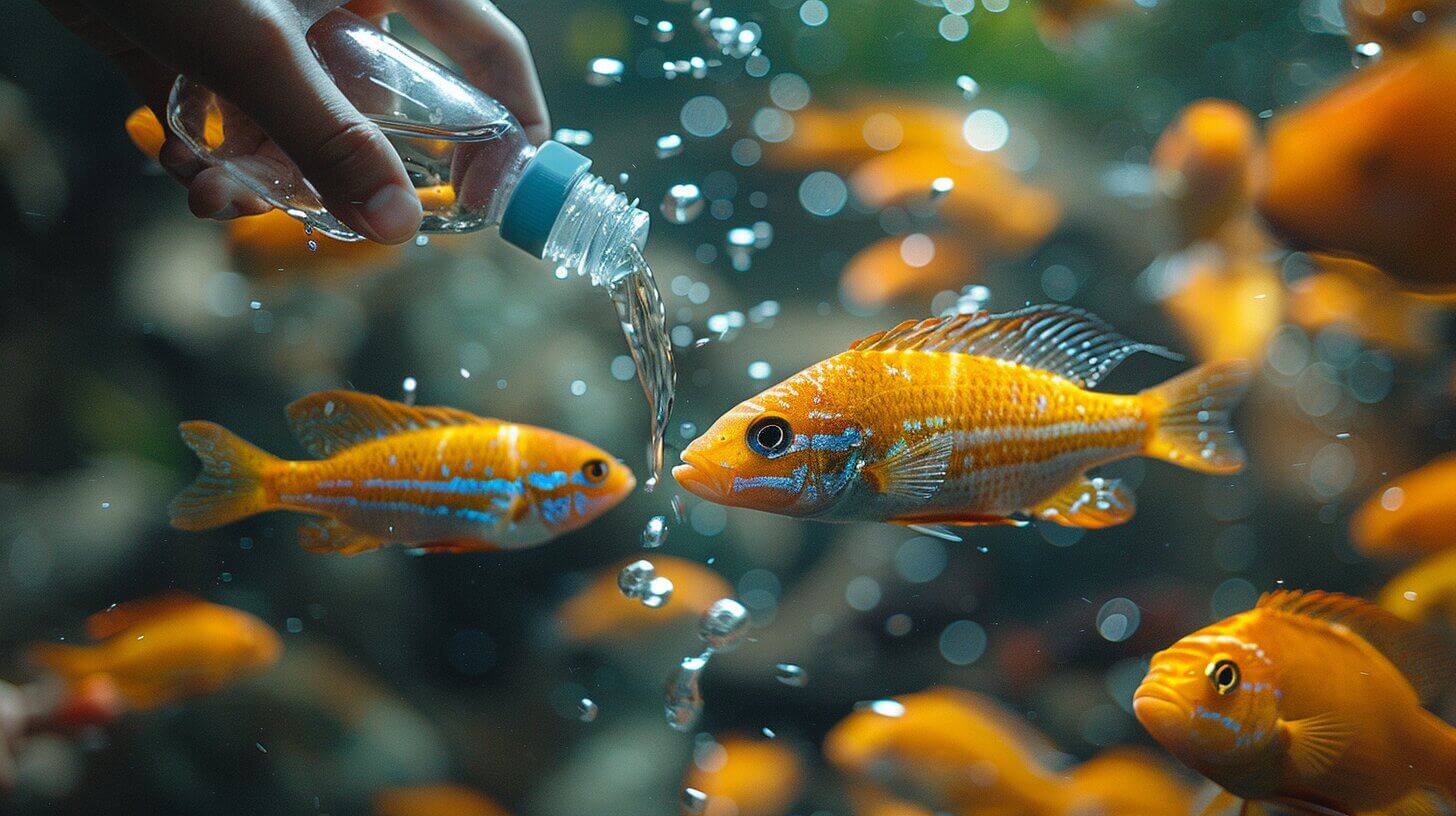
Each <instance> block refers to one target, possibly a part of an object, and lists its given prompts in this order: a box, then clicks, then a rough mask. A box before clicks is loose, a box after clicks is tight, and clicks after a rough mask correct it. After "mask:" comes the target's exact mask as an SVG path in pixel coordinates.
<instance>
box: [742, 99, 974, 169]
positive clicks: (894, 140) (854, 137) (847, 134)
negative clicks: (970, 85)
mask: <svg viewBox="0 0 1456 816" xmlns="http://www.w3.org/2000/svg"><path fill="white" fill-rule="evenodd" d="M965 118H966V116H965V113H964V112H963V111H962V112H958V111H957V110H956V109H955V108H952V107H950V106H939V105H928V104H925V103H924V102H921V101H917V100H913V99H887V100H879V101H876V102H874V103H871V104H865V105H859V106H856V107H852V108H848V109H839V108H831V107H826V106H823V105H809V106H808V107H805V108H804V109H803V110H800V111H796V112H795V113H794V138H792V139H786V140H784V141H782V142H779V143H777V144H772V145H767V146H765V150H766V152H765V156H766V158H767V159H768V160H769V162H770V163H772V164H774V165H776V166H779V167H786V168H801V169H811V168H820V167H824V166H825V165H832V166H835V167H839V168H849V167H852V166H854V165H856V164H859V163H860V162H863V161H865V160H867V159H871V158H873V157H875V156H878V155H882V154H884V153H885V152H887V151H891V150H922V149H923V150H927V151H931V152H935V153H938V154H939V155H940V156H941V157H942V158H944V157H945V156H946V155H949V154H960V155H969V154H970V153H971V152H972V151H971V150H970V147H969V145H967V144H966V140H965V137H964V136H963V135H962V134H963V130H962V128H963V125H964V124H965Z"/></svg>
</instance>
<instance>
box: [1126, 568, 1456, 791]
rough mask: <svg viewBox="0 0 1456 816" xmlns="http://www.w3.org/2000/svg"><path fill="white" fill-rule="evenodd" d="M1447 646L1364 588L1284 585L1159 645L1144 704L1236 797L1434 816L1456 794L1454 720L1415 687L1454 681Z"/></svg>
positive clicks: (1166, 733) (1157, 730) (1163, 731)
mask: <svg viewBox="0 0 1456 816" xmlns="http://www.w3.org/2000/svg"><path fill="white" fill-rule="evenodd" d="M1438 650H1439V647H1430V646H1428V645H1427V644H1426V643H1425V642H1424V641H1423V639H1422V635H1421V633H1420V631H1419V630H1417V629H1416V628H1415V627H1414V626H1412V625H1411V624H1410V623H1408V622H1406V621H1403V620H1400V619H1399V618H1396V617H1395V616H1393V615H1391V614H1390V613H1388V612H1386V611H1384V610H1382V609H1380V608H1379V607H1377V606H1374V605H1373V604H1370V603H1367V602H1365V601H1362V600H1359V599H1357V598H1350V597H1347V596H1344V595H1339V594H1335V593H1326V592H1294V591H1279V592H1273V593H1269V594H1266V595H1264V596H1263V597H1262V598H1260V599H1259V603H1258V605H1257V606H1256V607H1255V608H1254V609H1252V610H1250V611H1248V612H1241V613H1239V614H1237V615H1234V616H1233V617H1231V618H1228V619H1226V620H1224V621H1222V622H1220V623H1216V624H1214V625H1213V626H1210V627H1207V628H1205V629H1202V630H1200V631H1198V632H1195V633H1193V634H1191V635H1189V636H1187V637H1185V638H1183V639H1182V640H1180V641H1178V642H1177V643H1175V644H1173V645H1172V646H1171V647H1170V648H1168V649H1166V650H1164V651H1162V652H1159V653H1157V654H1156V655H1154V656H1153V660H1152V667H1151V669H1150V670H1149V671H1148V674H1147V676H1146V677H1145V678H1144V679H1143V682H1142V685H1140V686H1139V687H1138V689H1137V691H1136V693H1135V694H1134V696H1133V710H1134V711H1135V712H1136V715H1137V718H1138V720H1139V721H1140V722H1141V723H1142V724H1143V727H1144V728H1146V729H1147V730H1148V733H1150V734H1151V735H1152V736H1153V738H1154V739H1155V740H1157V741H1158V742H1159V743H1161V744H1162V745H1163V747H1164V748H1166V749H1168V751H1169V752H1171V753H1172V754H1173V755H1174V756H1175V757H1177V758H1178V759H1179V760H1181V761H1182V762H1183V764H1185V765H1187V766H1188V767H1190V768H1192V769H1193V770H1195V771H1198V772H1199V773H1201V774H1203V775H1204V776H1207V777H1208V778H1210V779H1212V780H1213V781H1214V782H1216V783H1218V784H1219V785H1220V786H1221V787H1223V788H1224V789H1225V790H1226V791H1227V792H1228V793H1229V795H1230V796H1232V797H1240V798H1243V799H1246V800H1254V801H1256V802H1258V801H1264V800H1273V801H1279V800H1289V801H1293V802H1296V803H1308V804H1309V805H1313V806H1320V807H1324V808H1333V809H1335V810H1337V811H1339V812H1341V813H1365V812H1367V811H1376V810H1382V809H1387V810H1384V811H1383V812H1387V813H1423V812H1427V811H1423V810H1417V809H1414V808H1413V807H1412V804H1413V803H1416V802H1420V801H1424V800H1425V799H1426V798H1427V797H1428V796H1429V795H1430V794H1429V793H1428V792H1427V791H1426V790H1425V789H1428V788H1429V789H1434V790H1436V791H1440V792H1444V793H1445V794H1447V795H1456V729H1453V728H1452V727H1451V726H1449V725H1447V724H1445V723H1443V722H1441V720H1439V719H1437V718H1436V717H1435V715H1433V714H1431V713H1430V712H1428V711H1426V710H1425V709H1423V708H1422V707H1421V699H1420V697H1419V696H1418V695H1417V686H1420V687H1421V688H1423V689H1425V690H1426V691H1427V693H1428V694H1429V693H1431V692H1432V691H1433V688H1432V687H1433V686H1434V685H1435V684H1437V683H1445V682H1449V680H1450V674H1449V667H1448V663H1446V662H1444V661H1441V660H1439V659H1436V655H1437V654H1439V651H1438ZM1402 807H1405V808H1409V809H1400V808H1402Z"/></svg>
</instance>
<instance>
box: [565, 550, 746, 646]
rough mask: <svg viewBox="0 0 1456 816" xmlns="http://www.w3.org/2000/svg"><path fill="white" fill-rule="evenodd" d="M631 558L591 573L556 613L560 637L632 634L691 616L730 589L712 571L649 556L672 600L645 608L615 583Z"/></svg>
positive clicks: (577, 638) (584, 638) (681, 560)
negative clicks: (666, 583) (669, 588)
mask: <svg viewBox="0 0 1456 816" xmlns="http://www.w3.org/2000/svg"><path fill="white" fill-rule="evenodd" d="M635 560H637V559H635V558H632V559H629V561H624V562H622V563H620V564H616V565H614V566H611V567H608V568H607V569H604V570H602V571H601V572H600V573H598V574H597V576H596V577H595V578H593V579H592V580H591V582H590V583H588V584H587V585H586V586H585V587H584V588H582V590H581V591H580V592H578V593H576V595H574V596H572V598H571V599H570V600H568V601H567V602H566V603H564V604H562V605H561V608H560V609H559V610H557V612H556V619H557V621H559V622H560V624H561V628H562V631H563V632H564V633H565V635H566V637H567V638H568V639H570V640H573V641H590V640H598V639H601V638H606V637H616V636H621V635H631V634H638V633H642V632H650V631H653V630H655V629H658V628H661V627H662V626H663V625H664V624H666V623H668V622H670V621H674V620H679V619H681V618H683V617H688V616H690V617H692V618H693V619H695V620H696V619H697V618H698V617H699V616H700V615H702V614H703V613H704V612H706V611H708V607H710V606H712V605H713V602H715V601H717V600H718V599H719V598H731V597H733V587H732V586H731V585H730V584H729V583H728V582H727V581H725V580H723V578H722V576H720V575H718V573H716V572H714V571H713V570H712V569H710V568H708V567H705V566H703V565H702V564H699V563H697V562H696V561H689V560H687V559H686V558H675V557H673V556H670V555H654V556H652V565H653V567H654V568H655V569H656V574H658V575H661V576H663V577H665V578H667V579H668V580H669V581H672V587H673V589H672V603H670V604H666V605H664V606H661V607H658V608H656V609H651V608H649V607H647V606H646V605H644V604H643V603H642V602H641V601H639V600H635V599H632V598H628V597H626V596H625V595H623V594H622V590H621V589H619V588H618V586H617V573H619V572H620V571H621V570H622V567H624V566H626V565H627V564H628V563H630V561H635Z"/></svg>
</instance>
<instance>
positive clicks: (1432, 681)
mask: <svg viewBox="0 0 1456 816" xmlns="http://www.w3.org/2000/svg"><path fill="white" fill-rule="evenodd" d="M1258 608H1259V609H1267V610H1273V611H1277V612H1284V613H1286V614H1290V615H1299V616H1301V617H1305V618H1309V619H1311V620H1317V621H1322V622H1325V623H1328V624H1332V625H1339V626H1343V627H1345V628H1346V629H1348V630H1349V631H1350V632H1352V633H1354V634H1355V635H1356V636H1358V637H1359V638H1360V639H1362V640H1364V641H1365V642H1366V643H1368V644H1370V646H1372V647H1373V648H1374V649H1376V650H1377V651H1379V652H1380V653H1381V654H1383V655H1385V657H1386V659H1387V660H1389V661H1390V662H1391V663H1392V664H1393V665H1394V666H1395V667H1396V669H1398V670H1399V671H1400V672H1401V673H1402V674H1404V675H1405V677H1406V679H1407V680H1409V681H1410V684H1411V686H1412V687H1414V688H1415V690H1416V693H1417V694H1418V695H1419V696H1420V698H1421V700H1422V701H1424V702H1429V701H1431V700H1433V699H1435V698H1436V697H1438V696H1439V695H1440V693H1441V692H1442V691H1443V690H1444V689H1445V687H1446V685H1447V684H1448V683H1449V682H1450V678H1451V677H1452V676H1453V668H1456V659H1453V656H1452V654H1451V652H1450V650H1449V649H1448V648H1447V647H1445V646H1444V645H1442V644H1441V642H1440V641H1439V640H1438V639H1437V638H1436V637H1435V636H1434V635H1433V634H1432V633H1431V632H1429V631H1427V630H1425V629H1423V628H1421V627H1420V626H1419V625H1417V624H1414V623H1411V622H1410V621H1407V620H1405V619H1403V618H1400V617H1397V616H1396V615H1394V614H1392V613H1391V612H1388V611H1386V610H1384V609H1381V608H1380V607H1378V606H1376V605H1375V604H1372V603H1370V602H1369V601H1365V600H1362V599H1360V598H1352V597H1350V596H1349V595H1341V594H1340V593H1338V592H1322V591H1319V590H1313V591H1309V592H1301V591H1299V590H1290V589H1281V590H1278V591H1276V592H1266V593H1264V595H1263V596H1261V597H1260V598H1259V603H1258Z"/></svg>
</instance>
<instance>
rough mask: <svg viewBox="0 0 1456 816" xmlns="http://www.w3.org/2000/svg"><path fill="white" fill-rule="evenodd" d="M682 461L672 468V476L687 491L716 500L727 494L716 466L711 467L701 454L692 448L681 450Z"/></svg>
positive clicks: (709, 499) (703, 497)
mask: <svg viewBox="0 0 1456 816" xmlns="http://www.w3.org/2000/svg"><path fill="white" fill-rule="evenodd" d="M682 460H683V463H682V464H680V465H678V466H677V467H674V468H673V469H672V478H673V479H675V480H677V483H678V484H679V485H682V488H683V489H684V490H686V491H688V492H689V493H691V494H693V495H694V496H697V497H699V498H702V499H707V500H708V501H718V500H720V499H722V498H723V497H724V496H725V495H727V491H726V490H724V488H723V484H722V482H721V481H720V480H719V478H718V475H717V474H718V471H719V469H718V468H715V467H713V466H712V465H711V464H710V463H709V462H708V460H707V459H706V458H704V457H703V456H702V454H700V453H698V452H697V451H693V450H685V451H683V452H682Z"/></svg>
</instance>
